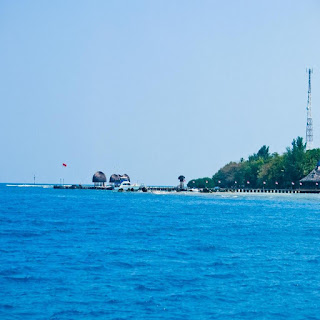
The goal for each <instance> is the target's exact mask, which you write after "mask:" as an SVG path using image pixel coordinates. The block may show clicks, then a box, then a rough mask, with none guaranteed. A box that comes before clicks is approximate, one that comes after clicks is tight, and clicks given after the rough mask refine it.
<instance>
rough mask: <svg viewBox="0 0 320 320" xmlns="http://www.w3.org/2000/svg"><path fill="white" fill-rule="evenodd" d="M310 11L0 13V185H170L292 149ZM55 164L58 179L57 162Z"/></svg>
mask: <svg viewBox="0 0 320 320" xmlns="http://www.w3.org/2000/svg"><path fill="white" fill-rule="evenodd" d="M319 17H320V2H319V1H317V0H314V1H312V0H309V1H285V0H284V1H273V0H267V1H204V0H200V1H186V0H180V1H173V0H170V1H169V0H167V1H139V0H136V1H129V0H128V1H79V0H77V1H71V0H68V1H42V0H41V1H6V0H0V111H1V112H0V134H1V139H0V152H1V157H0V168H1V170H0V182H23V183H24V182H33V175H34V174H35V175H36V182H38V183H44V182H46V183H58V182H59V180H60V178H64V179H65V182H67V183H80V182H81V183H90V182H91V177H92V175H93V173H94V172H95V171H97V170H101V171H103V172H105V173H106V175H107V176H110V175H111V174H112V173H127V174H129V176H130V177H131V178H132V181H133V182H136V181H139V182H144V183H146V184H151V185H176V184H178V179H177V177H178V176H179V175H180V174H183V175H185V176H186V179H187V180H190V179H192V178H197V177H203V176H212V174H214V173H215V172H216V171H217V170H218V169H219V168H220V167H221V166H223V165H224V164H225V163H227V162H229V161H231V160H234V161H238V160H239V159H240V158H241V157H244V158H246V157H247V156H248V155H249V154H252V153H254V152H257V151H258V149H259V148H260V147H261V146H262V145H264V144H266V145H269V146H270V151H271V152H279V153H282V152H283V151H284V150H285V147H286V146H288V145H290V143H291V141H292V139H293V138H296V137H297V136H299V135H300V136H303V137H305V125H306V103H307V75H306V67H307V66H312V67H313V68H314V74H313V87H312V102H313V117H314V137H315V143H314V145H315V146H316V147H319V146H320V41H319V32H320V19H319ZM63 162H65V163H67V165H68V166H67V168H63V167H62V163H63Z"/></svg>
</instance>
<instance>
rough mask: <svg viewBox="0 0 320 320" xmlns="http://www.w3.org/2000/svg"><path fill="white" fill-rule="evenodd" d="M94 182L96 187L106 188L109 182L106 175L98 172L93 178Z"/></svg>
mask: <svg viewBox="0 0 320 320" xmlns="http://www.w3.org/2000/svg"><path fill="white" fill-rule="evenodd" d="M92 182H93V183H94V185H95V186H104V184H105V183H106V182H107V178H106V175H105V174H104V173H103V172H102V171H97V172H96V173H95V174H94V175H93V177H92Z"/></svg>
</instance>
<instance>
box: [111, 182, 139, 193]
mask: <svg viewBox="0 0 320 320" xmlns="http://www.w3.org/2000/svg"><path fill="white" fill-rule="evenodd" d="M139 189H140V185H138V184H136V183H135V184H131V183H130V181H123V182H121V184H120V186H118V187H114V191H120V192H121V191H138V190H139Z"/></svg>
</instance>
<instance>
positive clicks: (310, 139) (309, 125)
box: [306, 68, 313, 150]
mask: <svg viewBox="0 0 320 320" xmlns="http://www.w3.org/2000/svg"><path fill="white" fill-rule="evenodd" d="M306 71H307V73H308V76H309V81H308V103H307V128H306V143H307V150H311V149H312V148H313V122H312V115H311V74H312V73H313V69H310V68H309V69H307V70H306Z"/></svg>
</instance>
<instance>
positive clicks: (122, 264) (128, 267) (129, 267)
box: [111, 261, 133, 269]
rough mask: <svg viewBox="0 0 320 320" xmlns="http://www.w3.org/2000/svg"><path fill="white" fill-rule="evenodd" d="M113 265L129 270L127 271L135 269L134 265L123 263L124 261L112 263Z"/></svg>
mask: <svg viewBox="0 0 320 320" xmlns="http://www.w3.org/2000/svg"><path fill="white" fill-rule="evenodd" d="M111 264H112V265H113V266H116V267H121V268H127V269H132V268H133V266H132V264H130V263H127V262H122V261H116V262H111Z"/></svg>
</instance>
